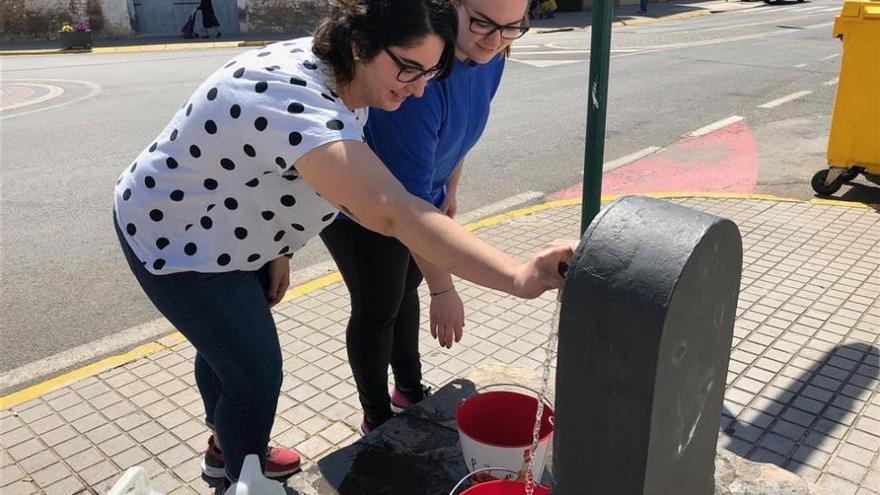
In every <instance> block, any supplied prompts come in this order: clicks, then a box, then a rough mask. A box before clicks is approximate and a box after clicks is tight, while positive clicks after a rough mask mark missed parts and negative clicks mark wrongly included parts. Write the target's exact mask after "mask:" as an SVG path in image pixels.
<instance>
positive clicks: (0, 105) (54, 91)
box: [0, 83, 64, 112]
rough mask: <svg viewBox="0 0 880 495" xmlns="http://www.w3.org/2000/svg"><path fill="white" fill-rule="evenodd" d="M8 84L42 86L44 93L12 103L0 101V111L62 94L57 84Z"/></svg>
mask: <svg viewBox="0 0 880 495" xmlns="http://www.w3.org/2000/svg"><path fill="white" fill-rule="evenodd" d="M10 86H37V87H39V88H43V89H45V90H46V94H44V95H42V96H39V97H37V98H33V99H30V100H25V101H22V102H19V103H12V104H10V105H6V104H5V102H3V101H0V112H5V111H8V110H12V109H13V108H21V107H26V106H28V105H36V104H38V103H43V102H44V101H48V100H51V99H52V98H56V97H58V96H61V95H62V94H64V89H63V88H59V87H58V86H50V85H48V84H33V83H27V84H14V83H13V84H10Z"/></svg>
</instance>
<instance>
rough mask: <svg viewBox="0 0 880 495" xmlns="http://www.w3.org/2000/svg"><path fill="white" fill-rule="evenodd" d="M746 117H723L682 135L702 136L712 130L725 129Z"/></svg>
mask: <svg viewBox="0 0 880 495" xmlns="http://www.w3.org/2000/svg"><path fill="white" fill-rule="evenodd" d="M743 119H745V117H740V116H739V115H731V116H730V117H727V118H726V119H721V120H719V121H718V122H713V123H711V124H709V125H707V126H703V127H700V128H699V129H697V130H696V131H692V132H689V133H687V134H685V135H684V136H682V137H700V136H705V135H706V134H709V133H710V132H713V131H717V130H718V129H723V128H725V127H727V126H729V125H730V124H735V123H737V122H739V121H740V120H743Z"/></svg>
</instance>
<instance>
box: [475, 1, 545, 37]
mask: <svg viewBox="0 0 880 495" xmlns="http://www.w3.org/2000/svg"><path fill="white" fill-rule="evenodd" d="M461 4H462V6H463V7H464V9H465V10H466V11H467V13H468V16H470V30H471V32H472V33H474V34H480V35H483V36H491V35H492V34H494V33H495V31H499V32H500V33H501V38H502V39H505V40H515V39H519V38H522V37H523V36H524V35H525V34H526V33H527V32H529V29H531V26H529V23H528V21H527V20H526V18H525V17H523V18H522V19H521V20H520V21H519V22H511V23H510V24H498V23H497V22H495V21H493V20H492V19H489V18H488V17H486V16H485V15H483V14H480V15H482V16H483V18H482V19H481V18H479V17H474V12H473V11H471V9H470V8H469V7H468V6H467V3H466V2H461Z"/></svg>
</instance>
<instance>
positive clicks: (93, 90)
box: [0, 79, 101, 120]
mask: <svg viewBox="0 0 880 495" xmlns="http://www.w3.org/2000/svg"><path fill="white" fill-rule="evenodd" d="M30 81H37V82H44V81H49V82H69V83H76V84H83V85H85V86H88V88H89V92H88V94H85V95H83V96H80V97H79V98H74V99H73V100H70V101H65V102H62V103H57V104H55V105H49V106H46V107H41V108H35V109H33V110H25V111H24V112H18V113H13V114H11V115H2V116H0V120H7V119H14V118H15V117H23V116H25V115H30V114H32V113H37V112H45V111H46V110H52V109H55V108H61V107H66V106H68V105H73V104H74V103H79V102H80V101H83V100H85V99H87V98H91V97H93V96H96V95H98V94H100V93H101V86H99V85H97V84H95V83H93V82H89V81H82V80H79V79H6V82H30Z"/></svg>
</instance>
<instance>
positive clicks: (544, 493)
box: [461, 480, 550, 495]
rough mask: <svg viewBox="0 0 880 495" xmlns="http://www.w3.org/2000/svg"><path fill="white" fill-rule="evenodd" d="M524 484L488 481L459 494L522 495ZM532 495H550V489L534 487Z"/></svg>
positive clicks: (539, 486) (524, 491)
mask: <svg viewBox="0 0 880 495" xmlns="http://www.w3.org/2000/svg"><path fill="white" fill-rule="evenodd" d="M525 493H526V484H525V483H520V482H517V481H501V480H499V481H489V482H487V483H480V484H479V485H476V486H472V487H470V488H468V489H467V490H465V491H463V492H461V495H524V494H525ZM533 493H534V495H550V489H549V488H547V487H544V486H541V485H535V491H534V492H533Z"/></svg>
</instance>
